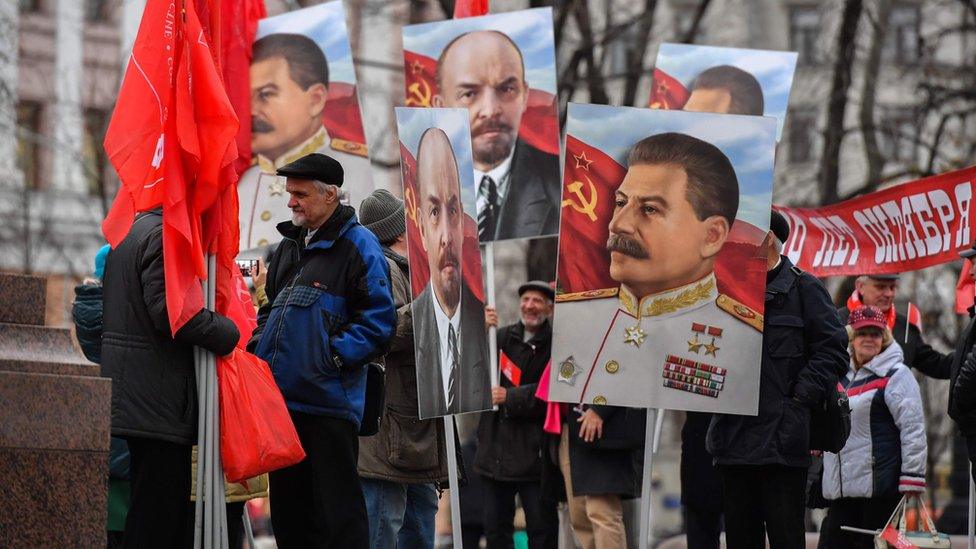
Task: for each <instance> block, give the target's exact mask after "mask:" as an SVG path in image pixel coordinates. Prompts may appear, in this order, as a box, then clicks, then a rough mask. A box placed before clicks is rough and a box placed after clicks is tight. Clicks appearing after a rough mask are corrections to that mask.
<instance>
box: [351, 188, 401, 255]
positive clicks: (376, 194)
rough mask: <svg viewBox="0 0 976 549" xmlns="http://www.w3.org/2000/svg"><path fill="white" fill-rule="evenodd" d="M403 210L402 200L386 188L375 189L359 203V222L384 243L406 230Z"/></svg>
mask: <svg viewBox="0 0 976 549" xmlns="http://www.w3.org/2000/svg"><path fill="white" fill-rule="evenodd" d="M405 212H406V210H405V209H404V207H403V201H402V200H400V199H399V198H397V197H395V196H393V194H392V193H391V192H390V191H388V190H386V189H376V190H375V191H373V192H372V193H371V194H370V195H369V196H367V197H366V198H364V199H363V202H362V203H361V204H360V205H359V222H360V223H362V225H363V226H364V227H366V228H367V229H369V230H371V231H373V234H375V235H376V238H378V239H379V241H380V243H381V244H386V243H387V242H391V241H393V240H394V239H396V237H398V236H400V235H401V234H403V233H404V232H406V230H407V225H406V222H405V220H404V214H405Z"/></svg>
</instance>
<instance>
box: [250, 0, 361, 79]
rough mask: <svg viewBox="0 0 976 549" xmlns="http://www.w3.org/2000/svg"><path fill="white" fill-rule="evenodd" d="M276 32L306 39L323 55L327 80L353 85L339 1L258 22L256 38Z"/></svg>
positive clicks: (344, 17) (349, 52) (346, 38)
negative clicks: (327, 75)
mask: <svg viewBox="0 0 976 549" xmlns="http://www.w3.org/2000/svg"><path fill="white" fill-rule="evenodd" d="M279 32H283V33H294V34H304V35H305V36H308V37H309V38H311V39H312V40H314V41H315V43H316V44H318V45H319V47H320V48H322V51H323V52H324V53H325V58H326V60H327V61H328V62H329V80H331V81H333V82H348V83H350V84H355V83H356V73H355V71H354V70H353V66H352V51H351V50H350V48H349V33H348V31H347V30H346V13H345V11H343V9H342V1H341V0H335V1H334V2H328V3H326V4H318V5H316V6H312V7H310V8H305V9H301V10H295V11H290V12H288V13H283V14H281V15H276V16H275V17H268V18H267V19H262V20H261V21H260V22H259V23H258V33H257V39H260V38H262V37H264V36H267V35H269V34H275V33H279Z"/></svg>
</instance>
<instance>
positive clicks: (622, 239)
mask: <svg viewBox="0 0 976 549" xmlns="http://www.w3.org/2000/svg"><path fill="white" fill-rule="evenodd" d="M607 251H608V252H620V253H622V254H624V255H629V256H630V257H633V258H634V259H648V258H650V257H651V256H650V254H648V253H647V250H645V249H644V247H643V246H641V244H640V242H638V241H636V240H634V239H633V238H629V237H626V236H623V235H619V234H612V235H610V238H608V239H607Z"/></svg>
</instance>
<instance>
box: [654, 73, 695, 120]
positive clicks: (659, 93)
mask: <svg viewBox="0 0 976 549" xmlns="http://www.w3.org/2000/svg"><path fill="white" fill-rule="evenodd" d="M689 95H691V92H689V91H688V90H687V89H686V88H685V87H684V85H683V84H682V83H681V82H679V81H678V80H677V79H676V78H673V77H672V76H671V75H669V74H668V73H666V72H664V71H662V70H658V69H654V81H653V82H651V98H650V100H648V102H647V106H648V107H650V108H652V109H664V110H667V111H671V110H680V109H681V108H682V107H684V106H685V102H687V101H688V96H689Z"/></svg>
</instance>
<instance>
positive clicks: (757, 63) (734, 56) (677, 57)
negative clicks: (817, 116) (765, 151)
mask: <svg viewBox="0 0 976 549" xmlns="http://www.w3.org/2000/svg"><path fill="white" fill-rule="evenodd" d="M796 59H797V54H796V52H789V51H769V50H751V49H744V48H721V47H717V46H700V45H694V44H669V43H664V44H661V46H660V47H659V48H658V51H657V61H656V62H655V65H654V66H655V68H657V69H658V70H661V71H664V72H665V73H667V74H668V75H669V76H671V77H672V78H675V79H677V80H678V81H680V82H681V83H682V84H683V85H684V86H685V87H686V88H690V86H691V84H692V81H693V80H694V79H695V77H696V76H698V75H699V74H700V73H701V72H702V71H704V70H706V69H709V68H711V67H715V66H718V65H732V66H733V67H738V68H740V69H742V70H744V71H746V72H748V73H750V74H752V75H753V76H755V77H756V80H758V81H759V85H760V86H761V87H762V90H763V103H764V109H763V110H764V112H763V114H764V115H765V116H772V117H775V118H776V120H777V130H776V139H777V140H779V139H780V138H781V137H782V133H783V123H784V120H785V118H786V108H787V105H788V103H789V99H790V88H791V87H792V86H793V73H794V72H795V70H796Z"/></svg>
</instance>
